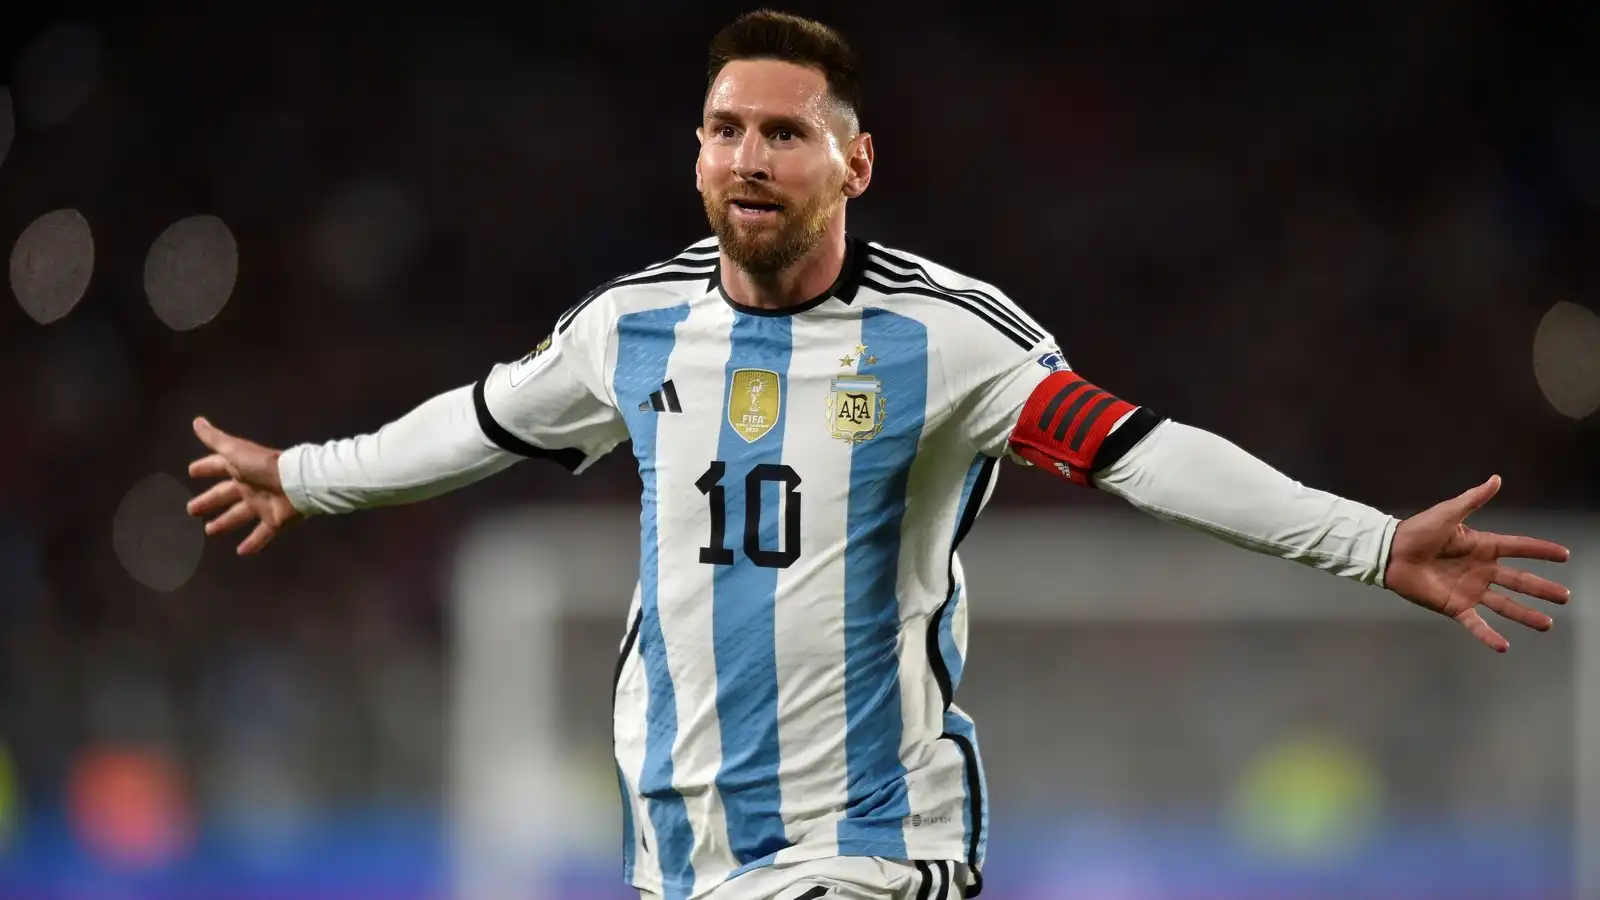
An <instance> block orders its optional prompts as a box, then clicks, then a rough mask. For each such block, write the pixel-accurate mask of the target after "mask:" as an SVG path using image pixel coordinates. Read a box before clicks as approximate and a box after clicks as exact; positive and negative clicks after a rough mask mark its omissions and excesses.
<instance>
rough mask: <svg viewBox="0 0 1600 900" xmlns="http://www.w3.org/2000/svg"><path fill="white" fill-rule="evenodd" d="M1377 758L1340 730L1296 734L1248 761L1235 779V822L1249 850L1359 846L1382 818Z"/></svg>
mask: <svg viewBox="0 0 1600 900" xmlns="http://www.w3.org/2000/svg"><path fill="white" fill-rule="evenodd" d="M1383 793H1384V792H1383V785H1382V782H1381V780H1380V779H1379V777H1378V773H1377V772H1376V771H1375V770H1374V768H1373V766H1372V763H1371V762H1370V761H1369V760H1368V759H1367V758H1366V756H1365V755H1363V754H1362V753H1361V752H1360V751H1359V750H1358V749H1357V748H1355V747H1353V746H1351V744H1350V743H1349V742H1348V741H1346V740H1344V739H1342V738H1340V737H1339V736H1338V735H1333V734H1323V733H1301V734H1293V735H1290V736H1288V737H1286V738H1284V739H1282V740H1279V741H1277V742H1274V743H1272V744H1269V745H1268V746H1267V747H1265V748H1264V749H1263V750H1262V751H1261V752H1260V753H1259V754H1257V755H1256V757H1255V758H1254V759H1252V760H1250V761H1249V764H1248V765H1247V766H1246V767H1245V770H1244V773H1243V775H1242V777H1241V778H1240V779H1239V782H1238V784H1237V785H1236V786H1235V790H1234V796H1233V809H1232V813H1233V818H1234V826H1235V828H1236V829H1237V833H1238V835H1239V837H1240V839H1241V841H1242V842H1243V843H1244V844H1245V845H1246V846H1248V847H1250V848H1251V849H1252V850H1254V851H1256V852H1258V853H1261V854H1262V855H1264V856H1268V857H1271V858H1276V859H1285V860H1300V861H1304V862H1317V861H1323V860H1328V859H1333V858H1337V857H1340V856H1343V855H1345V854H1347V853H1350V852H1352V851H1354V850H1357V849H1359V848H1360V847H1361V846H1362V845H1363V844H1364V843H1366V841H1368V840H1369V839H1371V838H1372V837H1373V835H1374V834H1375V833H1376V829H1377V828H1378V826H1379V824H1380V823H1381V821H1382V813H1383V808H1382V807H1383Z"/></svg>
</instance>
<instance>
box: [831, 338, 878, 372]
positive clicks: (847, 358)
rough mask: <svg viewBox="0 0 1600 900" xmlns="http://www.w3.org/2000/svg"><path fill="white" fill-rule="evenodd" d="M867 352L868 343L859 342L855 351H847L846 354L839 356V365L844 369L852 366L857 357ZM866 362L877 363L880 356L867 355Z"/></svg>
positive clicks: (868, 363)
mask: <svg viewBox="0 0 1600 900" xmlns="http://www.w3.org/2000/svg"><path fill="white" fill-rule="evenodd" d="M866 352H867V345H866V344H857V345H856V349H855V350H854V351H853V352H851V353H846V354H845V355H844V356H841V357H839V367H840V368H843V369H848V368H850V367H851V366H853V365H855V364H856V358H857V357H859V356H862V355H863V354H865V353H866ZM864 362H865V363H866V364H867V365H869V366H871V365H875V364H877V362H878V358H877V357H876V356H868V357H866V359H865V360H864Z"/></svg>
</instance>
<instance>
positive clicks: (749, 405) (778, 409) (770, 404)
mask: <svg viewBox="0 0 1600 900" xmlns="http://www.w3.org/2000/svg"><path fill="white" fill-rule="evenodd" d="M782 412H783V380H782V379H780V378H779V377H778V373H777V372H774V371H772V370H771V369H734V370H733V377H732V378H731V379H730V380H729V383H728V424H729V425H732V426H733V430H734V431H735V432H736V433H737V434H738V435H739V436H740V437H742V438H744V439H745V440H746V441H748V442H750V443H752V444H753V443H755V442H756V441H758V440H760V439H761V437H762V436H763V435H765V434H766V433H767V432H769V431H771V430H772V427H773V426H774V425H777V424H778V416H779V415H780V414H782Z"/></svg>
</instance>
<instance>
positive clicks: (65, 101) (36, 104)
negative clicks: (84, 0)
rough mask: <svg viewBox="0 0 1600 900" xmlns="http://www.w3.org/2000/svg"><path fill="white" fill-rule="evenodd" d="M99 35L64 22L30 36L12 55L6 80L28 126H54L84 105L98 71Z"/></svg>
mask: <svg viewBox="0 0 1600 900" xmlns="http://www.w3.org/2000/svg"><path fill="white" fill-rule="evenodd" d="M101 46H102V41H101V37H100V33H99V32H98V31H96V30H95V29H94V28H93V27H92V26H90V25H87V24H84V23H81V22H63V23H59V24H56V25H52V26H51V27H49V28H47V29H45V30H44V31H41V32H39V33H38V34H37V35H34V37H33V39H32V40H30V41H29V42H28V44H27V46H25V47H24V48H23V49H22V52H21V53H20V54H18V56H17V62H16V68H15V71H14V76H13V78H12V82H11V89H12V92H13V93H14V94H15V95H16V104H17V110H18V115H19V117H20V118H21V119H22V121H23V123H24V124H26V125H27V126H28V127H29V128H35V129H45V128H54V127H55V126H57V125H60V124H62V123H63V122H65V121H67V120H68V119H70V118H72V116H73V114H74V113H76V112H77V111H78V110H79V109H81V108H82V107H83V104H84V103H85V102H86V101H87V100H88V99H89V94H90V92H91V91H92V90H93V89H94V83H95V79H96V78H97V77H98V76H99V74H100V51H101Z"/></svg>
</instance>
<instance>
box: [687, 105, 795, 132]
mask: <svg viewBox="0 0 1600 900" xmlns="http://www.w3.org/2000/svg"><path fill="white" fill-rule="evenodd" d="M706 121H707V122H711V123H713V124H718V125H720V124H728V125H738V124H740V123H741V122H742V121H743V117H742V116H740V115H739V114H737V113H734V112H729V111H728V110H722V109H714V110H711V111H710V112H708V113H706ZM761 124H762V125H763V126H764V127H767V128H787V129H789V130H790V131H807V132H809V131H812V130H813V129H814V127H815V126H813V125H812V124H810V123H808V122H805V121H802V120H800V119H796V118H795V117H793V116H770V117H767V118H765V119H763V120H762V123H761Z"/></svg>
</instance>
